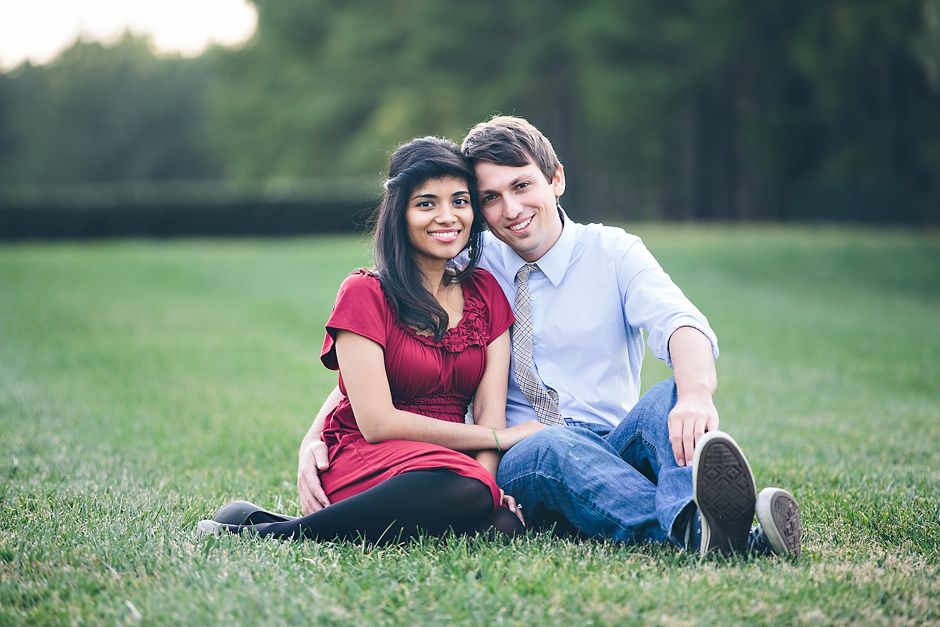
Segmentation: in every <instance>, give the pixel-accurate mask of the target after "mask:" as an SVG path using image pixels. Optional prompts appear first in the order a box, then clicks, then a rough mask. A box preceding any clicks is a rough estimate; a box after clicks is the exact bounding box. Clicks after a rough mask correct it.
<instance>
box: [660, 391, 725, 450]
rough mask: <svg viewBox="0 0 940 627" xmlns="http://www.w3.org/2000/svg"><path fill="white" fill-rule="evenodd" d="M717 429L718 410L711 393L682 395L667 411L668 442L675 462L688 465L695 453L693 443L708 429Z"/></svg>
mask: <svg viewBox="0 0 940 627" xmlns="http://www.w3.org/2000/svg"><path fill="white" fill-rule="evenodd" d="M717 429H718V410H717V409H715V403H714V402H713V401H712V397H711V394H702V395H696V396H692V397H689V396H683V397H681V398H679V399H678V400H677V401H676V406H675V407H673V408H672V411H671V412H669V442H670V443H671V444H672V452H673V454H674V455H675V456H676V463H677V464H679V465H680V466H688V465H690V464H691V463H692V457H693V455H694V454H695V445H696V444H697V443H698V441H699V439H701V437H702V436H703V435H705V433H706V432H708V431H715V430H717Z"/></svg>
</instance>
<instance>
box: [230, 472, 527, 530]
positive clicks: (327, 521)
mask: <svg viewBox="0 0 940 627" xmlns="http://www.w3.org/2000/svg"><path fill="white" fill-rule="evenodd" d="M501 509H502V508H501ZM499 511H500V510H497V511H496V512H493V497H492V496H491V493H490V490H489V488H488V487H487V486H486V485H485V484H483V483H482V482H480V481H478V480H476V479H471V478H469V477H463V476H461V475H458V474H456V473H453V472H451V471H449V470H421V471H415V472H408V473H405V474H402V475H398V476H396V477H392V478H391V479H389V480H388V481H385V482H383V483H380V484H379V485H377V486H375V487H373V488H370V489H369V490H366V491H365V492H362V493H361V494H357V495H355V496H351V497H349V498H347V499H344V500H342V501H340V502H338V503H334V504H333V505H330V506H329V507H327V508H325V509H322V510H320V511H318V512H314V513H313V514H310V515H308V516H304V517H303V518H298V519H296V520H290V521H286V522H270V523H261V524H256V525H252V526H248V525H246V526H243V527H241V528H238V527H227V528H228V529H229V530H230V531H236V532H238V531H245V530H249V529H251V530H254V531H255V532H257V533H258V535H260V536H274V537H276V538H281V539H289V540H296V539H299V538H306V539H311V540H349V541H365V542H368V543H371V544H389V543H393V542H398V541H405V540H408V539H409V538H412V537H414V536H415V535H417V534H419V533H426V534H430V535H441V534H443V533H444V532H446V531H447V530H448V529H455V530H458V531H460V530H471V529H473V530H484V529H489V528H494V527H496V528H497V531H499V532H500V533H505V531H502V530H503V529H507V528H510V527H507V526H506V524H505V523H506V521H505V519H504V518H503V516H501V515H498V512H499ZM507 513H509V512H508V510H507ZM490 519H492V524H489V525H487V522H488V521H490Z"/></svg>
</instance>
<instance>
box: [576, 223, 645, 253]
mask: <svg viewBox="0 0 940 627" xmlns="http://www.w3.org/2000/svg"><path fill="white" fill-rule="evenodd" d="M572 226H573V227H575V229H577V232H578V233H577V235H578V237H577V243H578V246H579V247H580V248H581V249H582V250H585V251H589V252H590V253H592V254H596V255H600V256H603V257H607V258H614V257H619V256H622V255H623V254H624V253H626V252H627V251H628V250H630V249H631V248H633V247H634V246H637V245H640V246H642V240H641V239H640V237H639V236H637V235H634V234H632V233H627V232H626V231H625V230H624V229H622V228H620V227H619V226H609V225H606V224H601V223H598V222H589V223H587V224H581V223H578V222H574V223H572Z"/></svg>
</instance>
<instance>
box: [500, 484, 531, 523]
mask: <svg viewBox="0 0 940 627" xmlns="http://www.w3.org/2000/svg"><path fill="white" fill-rule="evenodd" d="M499 503H500V505H502V506H503V507H505V508H507V509H508V510H509V511H510V512H512V513H513V514H515V515H516V518H518V519H519V522H521V523H522V526H523V527H525V526H526V525H525V518H523V517H522V506H521V505H519V504H518V503H516V499H514V498H513V497H511V496H509V495H508V494H506V493H505V492H504V491H503V490H500V491H499Z"/></svg>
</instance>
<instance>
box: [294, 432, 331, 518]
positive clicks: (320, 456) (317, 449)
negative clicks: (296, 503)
mask: <svg viewBox="0 0 940 627" xmlns="http://www.w3.org/2000/svg"><path fill="white" fill-rule="evenodd" d="M329 467H330V461H329V459H327V455H326V444H324V443H323V440H311V441H310V442H309V443H305V444H304V446H302V447H301V449H300V459H299V461H298V464H297V494H298V495H299V496H300V508H301V510H303V513H304V516H306V515H307V514H312V513H313V512H316V511H319V510H321V509H323V508H324V507H326V506H327V505H329V504H330V499H328V498H327V497H326V493H325V492H324V491H323V486H321V485H320V471H321V470H326V469H327V468H329Z"/></svg>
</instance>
